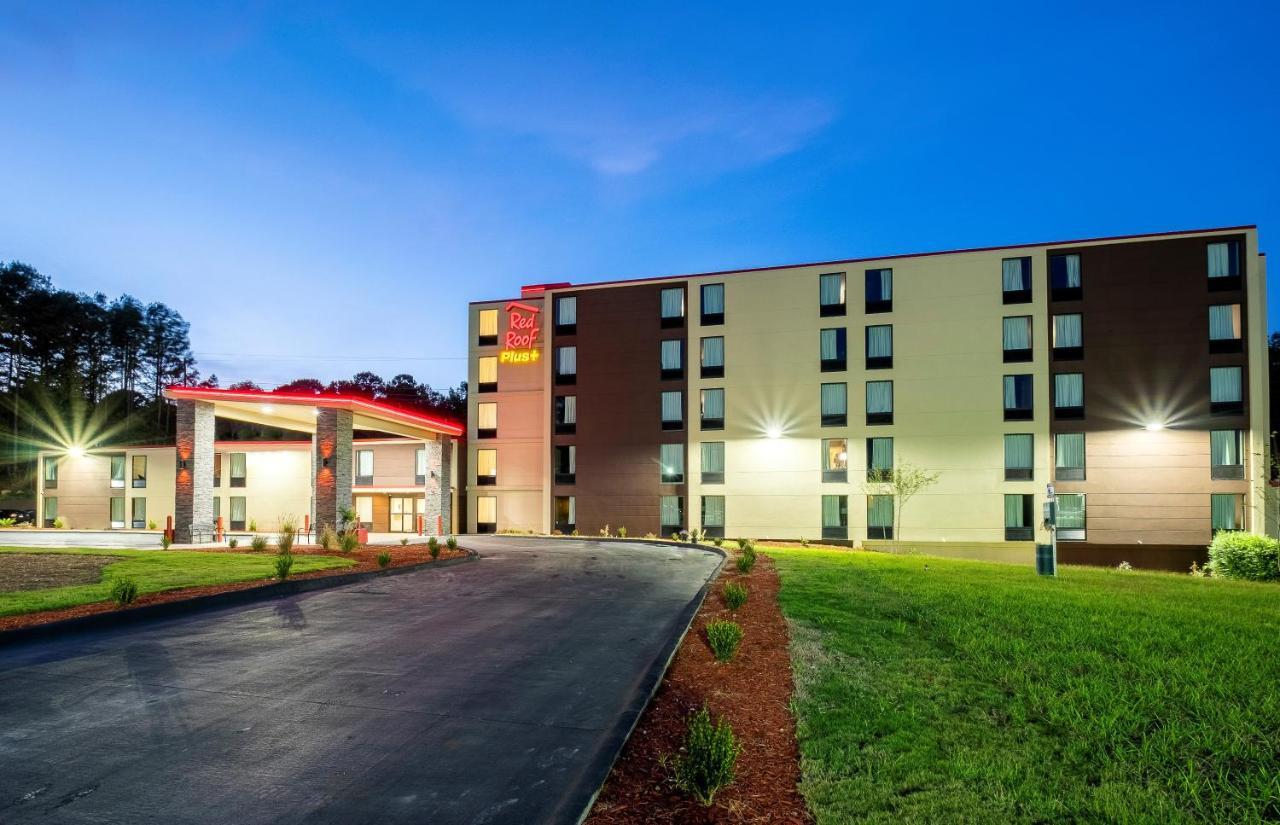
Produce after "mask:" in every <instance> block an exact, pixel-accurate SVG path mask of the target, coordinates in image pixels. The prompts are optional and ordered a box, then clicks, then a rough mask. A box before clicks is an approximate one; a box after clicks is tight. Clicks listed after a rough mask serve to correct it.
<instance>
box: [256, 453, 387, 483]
mask: <svg viewBox="0 0 1280 825" xmlns="http://www.w3.org/2000/svg"><path fill="white" fill-rule="evenodd" d="M233 463H234V462H233ZM355 483H356V484H372V483H373V450H356V480H355ZM231 486H233V487H234V486H235V479H234V478H233V479H232V481H231Z"/></svg>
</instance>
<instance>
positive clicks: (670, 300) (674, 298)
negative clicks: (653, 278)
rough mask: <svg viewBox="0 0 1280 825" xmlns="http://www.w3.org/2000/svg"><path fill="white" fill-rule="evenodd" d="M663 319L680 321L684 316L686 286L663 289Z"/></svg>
mask: <svg viewBox="0 0 1280 825" xmlns="http://www.w3.org/2000/svg"><path fill="white" fill-rule="evenodd" d="M661 301H662V320H663V321H667V322H670V321H679V320H682V319H683V318H684V287H678V286H677V287H669V288H667V289H664V290H662V299H661Z"/></svg>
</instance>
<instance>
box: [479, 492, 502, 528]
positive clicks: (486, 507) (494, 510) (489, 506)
mask: <svg viewBox="0 0 1280 825" xmlns="http://www.w3.org/2000/svg"><path fill="white" fill-rule="evenodd" d="M476 532H477V533H496V532H498V498H497V496H476Z"/></svg>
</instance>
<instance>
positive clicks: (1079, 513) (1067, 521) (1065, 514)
mask: <svg viewBox="0 0 1280 825" xmlns="http://www.w3.org/2000/svg"><path fill="white" fill-rule="evenodd" d="M1056 509H1057V517H1058V518H1057V532H1058V541H1084V537H1085V502H1084V493H1058V497H1057V504H1056Z"/></svg>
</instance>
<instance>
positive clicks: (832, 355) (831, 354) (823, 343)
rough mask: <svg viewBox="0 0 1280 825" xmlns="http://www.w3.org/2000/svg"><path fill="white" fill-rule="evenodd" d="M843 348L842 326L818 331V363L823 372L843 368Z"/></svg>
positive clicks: (843, 335)
mask: <svg viewBox="0 0 1280 825" xmlns="http://www.w3.org/2000/svg"><path fill="white" fill-rule="evenodd" d="M845 349H846V347H845V331H844V329H843V328H840V329H824V330H819V331H818V359H819V360H818V364H819V367H820V368H821V369H822V371H823V372H840V371H841V370H843V369H845V367H846V365H847V359H846V352H845Z"/></svg>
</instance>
